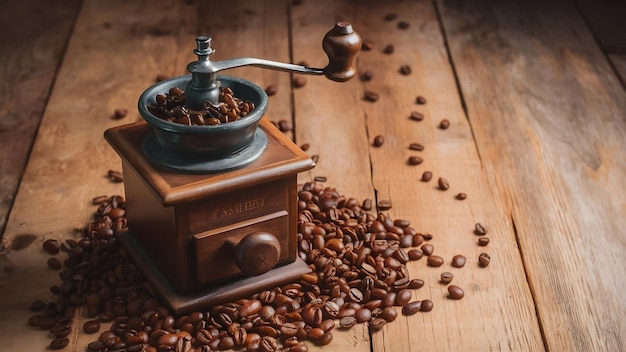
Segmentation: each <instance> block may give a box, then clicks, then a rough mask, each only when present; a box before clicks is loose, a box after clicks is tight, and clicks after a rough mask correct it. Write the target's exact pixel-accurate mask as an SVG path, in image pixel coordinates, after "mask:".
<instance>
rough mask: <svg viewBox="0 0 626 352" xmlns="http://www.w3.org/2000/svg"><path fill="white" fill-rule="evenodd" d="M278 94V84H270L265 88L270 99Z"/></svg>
mask: <svg viewBox="0 0 626 352" xmlns="http://www.w3.org/2000/svg"><path fill="white" fill-rule="evenodd" d="M276 93H278V84H270V85H269V86H267V87H266V88H265V94H267V96H268V97H271V96H272V95H275V94H276Z"/></svg>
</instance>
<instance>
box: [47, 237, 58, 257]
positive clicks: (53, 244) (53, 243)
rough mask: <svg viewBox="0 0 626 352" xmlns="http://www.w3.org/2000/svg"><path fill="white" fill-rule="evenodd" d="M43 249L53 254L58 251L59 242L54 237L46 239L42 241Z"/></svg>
mask: <svg viewBox="0 0 626 352" xmlns="http://www.w3.org/2000/svg"><path fill="white" fill-rule="evenodd" d="M43 249H44V250H45V251H46V252H48V253H49V254H52V255H55V254H58V253H59V249H60V246H59V242H58V241H57V240H54V239H48V240H45V241H44V242H43Z"/></svg>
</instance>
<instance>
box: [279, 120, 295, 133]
mask: <svg viewBox="0 0 626 352" xmlns="http://www.w3.org/2000/svg"><path fill="white" fill-rule="evenodd" d="M278 129H279V130H280V131H281V132H283V133H284V132H289V131H291V130H292V129H293V128H292V127H291V122H289V121H287V120H285V119H282V120H279V121H278Z"/></svg>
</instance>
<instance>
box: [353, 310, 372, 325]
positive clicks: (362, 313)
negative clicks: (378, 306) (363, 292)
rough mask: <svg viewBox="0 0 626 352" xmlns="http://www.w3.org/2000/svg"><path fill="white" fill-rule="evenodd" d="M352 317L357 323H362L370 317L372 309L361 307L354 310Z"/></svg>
mask: <svg viewBox="0 0 626 352" xmlns="http://www.w3.org/2000/svg"><path fill="white" fill-rule="evenodd" d="M354 317H355V318H356V321H357V323H364V322H366V321H370V319H372V311H371V310H369V309H367V308H361V309H359V310H357V311H356V314H355V315H354Z"/></svg>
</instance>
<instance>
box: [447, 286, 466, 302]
mask: <svg viewBox="0 0 626 352" xmlns="http://www.w3.org/2000/svg"><path fill="white" fill-rule="evenodd" d="M448 294H449V295H448V297H449V298H451V299H461V298H463V296H465V292H464V291H463V289H462V288H460V287H459V286H456V285H450V286H448Z"/></svg>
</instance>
